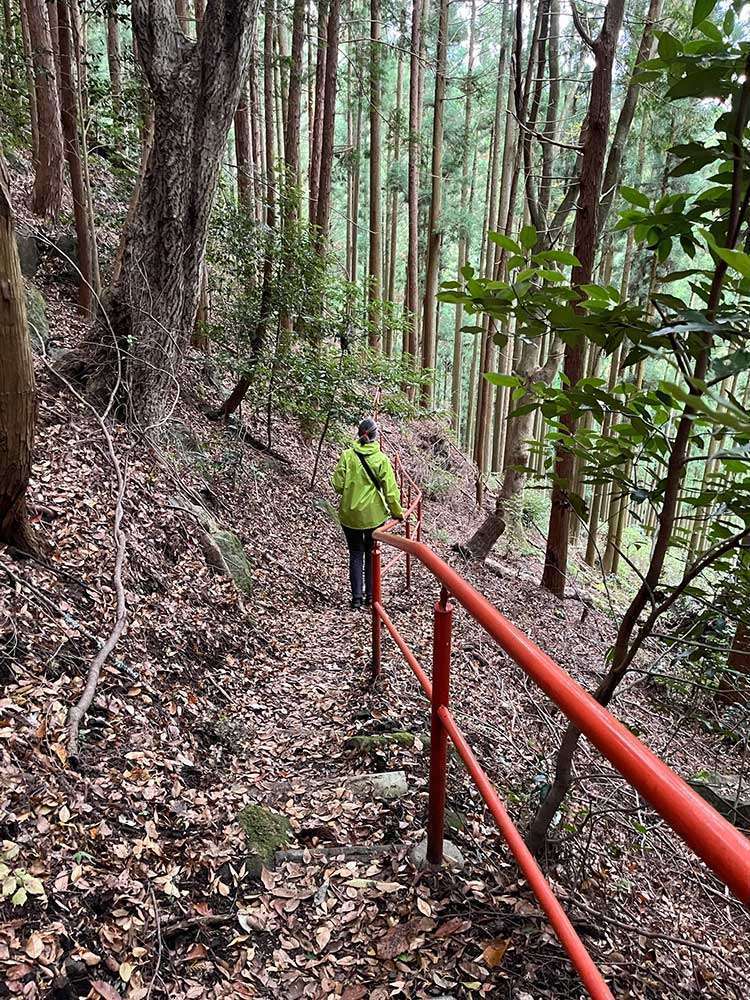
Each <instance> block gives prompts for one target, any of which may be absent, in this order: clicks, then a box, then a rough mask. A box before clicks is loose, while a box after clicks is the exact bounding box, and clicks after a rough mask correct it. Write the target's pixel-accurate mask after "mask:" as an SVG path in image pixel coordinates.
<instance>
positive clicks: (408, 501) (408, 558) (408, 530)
mask: <svg viewBox="0 0 750 1000" xmlns="http://www.w3.org/2000/svg"><path fill="white" fill-rule="evenodd" d="M410 507H411V483H409V484H408V486H407V489H406V509H407V511H408V510H409V508H410ZM404 534H405V535H406V537H407V538H411V514H407V515H406V521H405V522H404ZM406 589H407V590H410V589H411V554H410V553H409V552H407V553H406Z"/></svg>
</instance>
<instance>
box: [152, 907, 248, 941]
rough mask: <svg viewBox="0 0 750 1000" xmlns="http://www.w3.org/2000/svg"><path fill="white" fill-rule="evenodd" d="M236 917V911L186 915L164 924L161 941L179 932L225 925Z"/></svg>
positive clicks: (187, 932)
mask: <svg viewBox="0 0 750 1000" xmlns="http://www.w3.org/2000/svg"><path fill="white" fill-rule="evenodd" d="M236 919H237V914H236V913H212V914H211V915H210V916H207V917H186V919H185V920H175V921H174V922H173V923H171V924H164V925H163V927H162V929H161V937H162V941H164V942H165V943H166V942H167V941H171V940H172V939H173V938H176V937H177V936H178V935H179V934H189V933H190V932H191V931H199V930H210V929H211V928H212V927H225V926H226V925H227V924H233V923H234V921H235V920H236Z"/></svg>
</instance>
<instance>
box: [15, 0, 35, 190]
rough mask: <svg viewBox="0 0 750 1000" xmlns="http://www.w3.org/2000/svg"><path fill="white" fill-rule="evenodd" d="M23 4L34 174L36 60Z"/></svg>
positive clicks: (22, 33)
mask: <svg viewBox="0 0 750 1000" xmlns="http://www.w3.org/2000/svg"><path fill="white" fill-rule="evenodd" d="M20 4H21V38H22V40H23V56H24V65H25V67H26V90H27V93H28V97H29V121H30V122H31V161H32V163H33V165H34V172H36V170H37V166H38V163H39V113H38V111H37V106H36V81H35V79H34V58H33V54H32V53H33V49H32V45H31V33H30V32H29V16H28V10H27V0H20Z"/></svg>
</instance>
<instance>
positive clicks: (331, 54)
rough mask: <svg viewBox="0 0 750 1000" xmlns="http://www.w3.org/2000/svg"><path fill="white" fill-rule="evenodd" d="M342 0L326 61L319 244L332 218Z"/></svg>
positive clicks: (333, 8)
mask: <svg viewBox="0 0 750 1000" xmlns="http://www.w3.org/2000/svg"><path fill="white" fill-rule="evenodd" d="M340 9H341V0H331V5H330V9H329V12H328V26H327V29H328V30H327V36H326V61H325V68H326V72H325V97H324V102H323V139H322V142H321V150H320V179H319V183H318V210H317V216H316V219H315V224H316V226H317V228H318V240H319V246H320V248H321V249H322V248H323V247H324V245H325V243H326V241H327V239H328V227H329V223H330V218H331V174H332V171H333V142H334V126H335V122H336V78H337V74H338V56H339V12H340Z"/></svg>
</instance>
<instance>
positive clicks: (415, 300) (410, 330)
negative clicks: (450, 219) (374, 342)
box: [404, 0, 422, 359]
mask: <svg viewBox="0 0 750 1000" xmlns="http://www.w3.org/2000/svg"><path fill="white" fill-rule="evenodd" d="M421 44H422V0H412V14H411V56H410V63H409V166H408V181H407V184H408V194H407V201H408V214H409V236H408V249H407V259H406V294H405V297H404V311H405V312H406V317H405V321H406V344H405V346H406V353H407V354H410V355H411V356H412V358H415V359H416V356H417V343H418V338H419V325H418V324H419V318H418V309H419V156H420V130H421V128H422V122H421V114H420V100H419V52H420V48H421Z"/></svg>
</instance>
